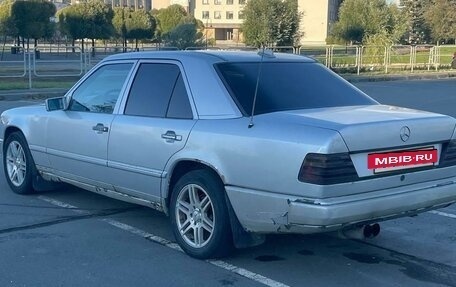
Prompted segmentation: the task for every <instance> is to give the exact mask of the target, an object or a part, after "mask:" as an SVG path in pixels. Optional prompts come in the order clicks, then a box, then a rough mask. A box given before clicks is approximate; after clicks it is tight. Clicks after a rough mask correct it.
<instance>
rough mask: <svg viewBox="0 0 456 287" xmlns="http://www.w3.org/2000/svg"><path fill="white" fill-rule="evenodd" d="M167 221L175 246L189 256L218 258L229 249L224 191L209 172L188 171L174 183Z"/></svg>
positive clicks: (230, 246)
mask: <svg viewBox="0 0 456 287" xmlns="http://www.w3.org/2000/svg"><path fill="white" fill-rule="evenodd" d="M170 219H171V224H172V228H173V233H174V236H175V237H176V240H177V243H178V244H179V246H180V247H181V248H182V249H183V250H184V251H185V252H186V253H187V254H189V255H190V256H192V257H195V258H198V259H208V258H220V257H223V256H226V255H227V254H228V253H229V252H230V251H231V250H232V249H233V240H232V235H231V228H230V219H229V214H228V208H227V205H226V202H225V188H224V186H223V183H222V182H221V180H220V179H218V178H217V177H216V176H215V175H214V174H213V173H212V172H211V171H209V170H204V169H199V170H193V171H190V172H188V173H187V174H185V175H183V176H182V177H181V178H180V179H179V180H178V181H177V183H176V184H175V185H174V188H173V192H172V195H171V202H170Z"/></svg>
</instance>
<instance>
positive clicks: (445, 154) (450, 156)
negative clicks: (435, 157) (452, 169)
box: [439, 140, 456, 167]
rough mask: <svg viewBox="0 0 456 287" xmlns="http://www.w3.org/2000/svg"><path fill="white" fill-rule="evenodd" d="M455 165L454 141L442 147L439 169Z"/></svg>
mask: <svg viewBox="0 0 456 287" xmlns="http://www.w3.org/2000/svg"><path fill="white" fill-rule="evenodd" d="M451 165H456V140H452V141H450V142H448V143H447V144H446V145H443V149H442V156H441V157H440V164H439V167H446V166H451Z"/></svg>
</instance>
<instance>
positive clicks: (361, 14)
mask: <svg viewBox="0 0 456 287" xmlns="http://www.w3.org/2000/svg"><path fill="white" fill-rule="evenodd" d="M405 23H406V19H404V17H403V16H402V15H401V11H400V10H399V9H398V8H397V6H396V5H394V4H391V5H388V4H387V3H386V1H385V0H345V1H344V2H343V3H342V5H341V7H340V10H339V21H338V22H336V23H335V24H334V27H333V30H332V31H331V34H332V36H333V37H335V38H338V39H340V40H342V41H344V42H346V43H364V42H366V39H369V38H371V37H372V36H375V35H376V34H382V35H383V36H386V39H388V41H390V42H398V41H399V40H400V38H401V37H402V35H403V34H404V33H405V29H406V24H405Z"/></svg>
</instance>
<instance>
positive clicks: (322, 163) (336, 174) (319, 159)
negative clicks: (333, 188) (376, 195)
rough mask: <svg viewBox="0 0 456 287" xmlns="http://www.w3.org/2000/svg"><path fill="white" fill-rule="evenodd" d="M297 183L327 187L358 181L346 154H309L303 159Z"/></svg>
mask: <svg viewBox="0 0 456 287" xmlns="http://www.w3.org/2000/svg"><path fill="white" fill-rule="evenodd" d="M298 179H299V181H302V182H307V183H313V184H319V185H328V184H337V183H344V182H351V181H357V180H359V177H358V174H357V173H356V169H355V166H354V165H353V162H352V160H351V158H350V155H349V154H348V153H338V154H319V153H309V154H307V155H306V157H305V158H304V162H303V163H302V166H301V169H300V171H299V175H298Z"/></svg>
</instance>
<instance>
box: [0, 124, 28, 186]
mask: <svg viewBox="0 0 456 287" xmlns="http://www.w3.org/2000/svg"><path fill="white" fill-rule="evenodd" d="M3 167H4V170H5V176H6V181H7V182H8V184H9V186H10V187H11V189H12V190H13V191H14V192H15V193H19V194H29V193H33V192H34V190H33V184H32V179H33V174H34V172H35V163H34V162H33V159H32V155H31V154H30V150H29V148H28V145H27V141H26V140H25V137H24V135H23V134H22V133H20V132H13V133H11V134H10V135H9V136H8V138H7V139H6V141H5V145H4V147H3Z"/></svg>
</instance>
